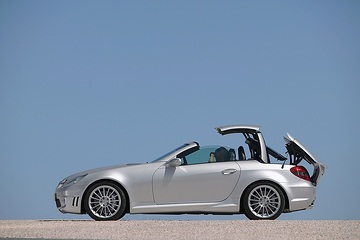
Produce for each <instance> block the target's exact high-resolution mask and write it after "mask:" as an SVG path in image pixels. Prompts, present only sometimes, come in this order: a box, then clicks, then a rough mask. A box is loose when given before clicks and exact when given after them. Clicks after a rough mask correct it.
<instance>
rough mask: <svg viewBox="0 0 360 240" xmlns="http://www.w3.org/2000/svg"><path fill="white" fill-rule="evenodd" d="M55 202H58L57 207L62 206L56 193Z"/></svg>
mask: <svg viewBox="0 0 360 240" xmlns="http://www.w3.org/2000/svg"><path fill="white" fill-rule="evenodd" d="M55 203H56V207H57V208H59V207H61V203H60V200H59V199H57V197H56V194H55Z"/></svg>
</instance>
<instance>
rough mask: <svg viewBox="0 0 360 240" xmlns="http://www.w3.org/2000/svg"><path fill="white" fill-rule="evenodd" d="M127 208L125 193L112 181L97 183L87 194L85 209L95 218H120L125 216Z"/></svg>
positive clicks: (101, 219) (102, 219)
mask: <svg viewBox="0 0 360 240" xmlns="http://www.w3.org/2000/svg"><path fill="white" fill-rule="evenodd" d="M125 209H126V197H125V194H124V192H123V191H122V189H121V188H119V187H118V186H117V185H116V184H114V183H112V182H99V183H96V184H95V185H93V186H91V187H90V188H89V189H88V190H87V192H86V194H85V210H86V212H87V214H89V216H90V217H91V218H93V219H95V220H98V221H106V220H118V219H120V218H121V217H122V216H124V214H125Z"/></svg>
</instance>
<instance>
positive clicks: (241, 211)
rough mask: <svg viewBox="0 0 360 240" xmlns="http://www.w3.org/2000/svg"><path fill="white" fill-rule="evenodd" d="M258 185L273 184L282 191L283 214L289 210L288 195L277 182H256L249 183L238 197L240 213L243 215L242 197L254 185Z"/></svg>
mask: <svg viewBox="0 0 360 240" xmlns="http://www.w3.org/2000/svg"><path fill="white" fill-rule="evenodd" d="M258 183H272V184H275V185H276V186H277V187H279V189H280V190H281V191H282V193H283V194H284V197H285V208H284V212H287V211H288V210H289V198H288V195H287V193H286V191H285V190H284V188H283V187H282V186H281V185H280V184H279V183H277V182H274V181H272V180H268V179H266V180H258V181H255V182H252V183H250V184H249V185H248V186H247V187H246V188H245V189H244V191H243V192H242V193H241V197H240V213H244V207H243V206H244V195H245V192H246V191H247V190H248V189H249V188H250V187H251V186H252V185H254V184H258Z"/></svg>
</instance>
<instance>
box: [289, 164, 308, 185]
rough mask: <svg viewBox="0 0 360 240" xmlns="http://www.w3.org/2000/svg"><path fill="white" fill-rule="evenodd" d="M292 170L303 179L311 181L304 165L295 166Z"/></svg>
mask: <svg viewBox="0 0 360 240" xmlns="http://www.w3.org/2000/svg"><path fill="white" fill-rule="evenodd" d="M290 172H291V173H292V174H294V175H295V176H297V177H299V178H301V179H304V180H306V181H310V182H311V179H310V175H309V173H308V171H307V170H306V168H304V167H303V166H294V167H292V168H291V169H290Z"/></svg>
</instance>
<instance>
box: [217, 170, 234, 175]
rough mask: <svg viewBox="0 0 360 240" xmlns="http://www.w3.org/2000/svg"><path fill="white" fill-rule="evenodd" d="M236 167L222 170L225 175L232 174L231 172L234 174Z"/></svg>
mask: <svg viewBox="0 0 360 240" xmlns="http://www.w3.org/2000/svg"><path fill="white" fill-rule="evenodd" d="M236 171H237V170H236V169H225V170H222V171H221V173H222V174H224V175H230V174H233V173H236Z"/></svg>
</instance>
